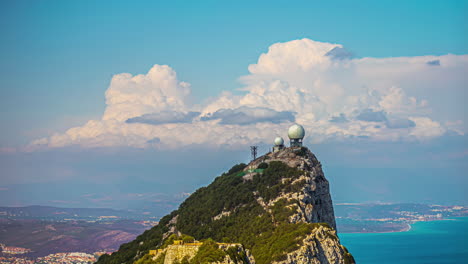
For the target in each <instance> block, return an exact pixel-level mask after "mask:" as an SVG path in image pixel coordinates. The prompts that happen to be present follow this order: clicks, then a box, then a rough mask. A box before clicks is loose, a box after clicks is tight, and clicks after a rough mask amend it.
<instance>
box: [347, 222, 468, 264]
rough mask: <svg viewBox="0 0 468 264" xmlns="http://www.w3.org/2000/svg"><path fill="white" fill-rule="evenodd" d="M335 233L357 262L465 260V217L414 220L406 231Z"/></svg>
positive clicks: (467, 245) (442, 262)
mask: <svg viewBox="0 0 468 264" xmlns="http://www.w3.org/2000/svg"><path fill="white" fill-rule="evenodd" d="M339 237H340V239H341V243H342V244H343V245H344V246H346V247H347V248H348V250H349V251H350V252H351V254H353V256H354V258H355V259H356V263H357V264H386V263H392V264H395V263H398V264H406V263H408V264H409V263H411V264H417V263H421V264H423V263H424V264H431V263H434V264H436V263H437V264H445V263H447V264H448V263H450V264H452V263H453V264H455V263H456V264H462V263H468V242H467V241H468V217H460V218H454V219H450V220H442V221H430V222H418V223H415V224H413V225H411V230H409V231H408V232H396V233H382V234H339Z"/></svg>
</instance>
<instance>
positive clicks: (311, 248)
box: [273, 227, 355, 264]
mask: <svg viewBox="0 0 468 264" xmlns="http://www.w3.org/2000/svg"><path fill="white" fill-rule="evenodd" d="M273 263H275V264H305V263H310V264H323V263H327V264H350V263H355V262H354V258H353V256H352V255H351V254H350V253H349V252H348V250H347V249H346V248H345V247H344V246H342V245H341V244H340V241H339V239H338V237H337V235H336V231H335V230H334V229H332V228H327V227H318V228H316V229H314V230H313V232H312V233H311V234H310V235H308V236H307V237H306V238H305V239H304V240H303V244H302V246H301V247H300V248H299V249H298V250H295V251H293V252H290V253H289V254H288V255H287V259H286V260H284V261H275V262H273Z"/></svg>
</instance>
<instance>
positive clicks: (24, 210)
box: [0, 205, 141, 219]
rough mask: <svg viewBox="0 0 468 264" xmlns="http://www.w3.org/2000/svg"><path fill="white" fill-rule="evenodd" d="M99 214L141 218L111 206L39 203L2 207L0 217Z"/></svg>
mask: <svg viewBox="0 0 468 264" xmlns="http://www.w3.org/2000/svg"><path fill="white" fill-rule="evenodd" d="M99 216H117V217H120V218H125V219H139V218H141V216H140V215H138V214H137V213H135V212H131V211H125V210H114V209H109V208H60V207H52V206H39V205H32V206H25V207H0V217H14V218H25V219H29V218H32V219H40V218H49V219H63V218H70V217H83V218H97V217H99Z"/></svg>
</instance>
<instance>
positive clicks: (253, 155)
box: [250, 146, 258, 160]
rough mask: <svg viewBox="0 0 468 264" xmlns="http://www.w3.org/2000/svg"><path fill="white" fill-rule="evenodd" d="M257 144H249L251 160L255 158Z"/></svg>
mask: <svg viewBox="0 0 468 264" xmlns="http://www.w3.org/2000/svg"><path fill="white" fill-rule="evenodd" d="M257 148H258V147H257V146H250V153H251V154H252V160H255V159H256V158H257Z"/></svg>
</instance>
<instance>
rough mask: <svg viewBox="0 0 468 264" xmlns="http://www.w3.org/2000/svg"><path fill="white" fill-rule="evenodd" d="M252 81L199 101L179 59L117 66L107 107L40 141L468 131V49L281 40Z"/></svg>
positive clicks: (231, 141)
mask: <svg viewBox="0 0 468 264" xmlns="http://www.w3.org/2000/svg"><path fill="white" fill-rule="evenodd" d="M248 70H249V75H247V76H243V77H241V78H240V81H241V82H242V83H243V84H244V87H243V88H242V89H240V91H237V92H231V91H225V92H223V93H222V94H220V95H219V96H218V97H216V98H214V99H213V100H210V101H209V102H207V103H204V104H198V105H193V104H191V101H190V92H191V87H190V84H189V83H187V82H183V81H180V80H178V79H177V74H176V72H175V71H174V69H172V68H171V67H169V66H166V65H154V66H153V67H152V68H151V69H150V70H149V71H148V72H147V73H146V74H139V75H135V76H132V75H131V74H128V73H122V74H117V75H115V76H114V77H113V78H112V81H111V83H110V86H109V88H108V89H107V91H106V94H105V96H106V104H107V107H106V110H105V112H104V114H103V116H102V118H101V119H100V120H90V121H88V122H87V123H86V124H84V125H83V126H80V127H74V128H70V129H69V130H67V131H66V132H65V133H57V134H55V135H53V136H51V137H46V138H41V139H38V140H35V141H34V142H32V143H31V144H30V149H38V148H57V147H65V146H72V145H78V146H81V147H116V146H118V147H120V146H130V147H138V148H146V147H156V148H176V147H181V146H189V145H205V146H214V147H216V146H227V147H232V148H235V147H239V146H244V145H246V144H252V143H262V142H263V143H269V141H271V140H272V139H273V138H274V137H275V136H276V135H281V136H283V137H285V136H286V131H287V127H288V126H289V125H291V124H292V123H293V122H297V123H300V124H302V125H303V126H304V127H305V128H306V131H307V135H306V139H305V140H306V142H309V143H317V142H322V141H325V140H328V141H330V140H331V141H333V140H337V141H340V140H346V139H353V138H367V139H368V140H375V141H415V140H430V139H432V138H436V137H440V136H442V135H444V134H446V133H448V132H450V133H456V134H464V133H466V130H467V128H466V122H467V120H465V117H464V114H463V113H464V111H463V109H464V104H463V103H462V100H461V99H460V98H459V97H460V94H463V92H464V89H465V87H466V81H467V80H466V77H465V76H466V73H468V71H467V70H468V56H467V55H450V54H449V55H444V56H418V57H395V58H353V57H352V54H351V53H350V52H349V51H347V50H346V49H345V48H344V47H343V46H342V45H340V44H332V43H325V42H317V41H313V40H310V39H300V40H293V41H289V42H285V43H276V44H273V45H271V46H270V47H269V49H268V52H266V53H264V54H261V55H260V57H259V59H258V62H257V63H256V64H252V65H250V66H249V67H248Z"/></svg>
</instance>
